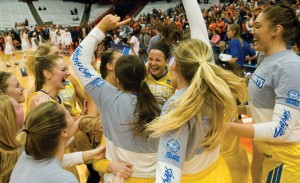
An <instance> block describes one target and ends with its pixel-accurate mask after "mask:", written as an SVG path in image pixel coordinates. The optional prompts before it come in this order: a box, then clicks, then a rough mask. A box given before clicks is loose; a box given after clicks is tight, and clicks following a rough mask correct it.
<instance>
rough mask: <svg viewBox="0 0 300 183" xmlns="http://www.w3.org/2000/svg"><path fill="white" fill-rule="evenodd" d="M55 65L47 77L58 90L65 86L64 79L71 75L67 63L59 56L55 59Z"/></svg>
mask: <svg viewBox="0 0 300 183" xmlns="http://www.w3.org/2000/svg"><path fill="white" fill-rule="evenodd" d="M55 63H56V66H54V67H53V68H52V71H51V72H50V75H49V76H48V78H49V79H50V82H51V85H52V86H55V87H56V88H57V89H58V90H60V89H64V88H65V87H66V83H65V82H66V80H67V79H68V77H69V76H70V75H71V73H70V71H69V68H68V65H67V63H66V62H65V61H64V60H63V59H62V58H59V59H57V60H56V61H55Z"/></svg>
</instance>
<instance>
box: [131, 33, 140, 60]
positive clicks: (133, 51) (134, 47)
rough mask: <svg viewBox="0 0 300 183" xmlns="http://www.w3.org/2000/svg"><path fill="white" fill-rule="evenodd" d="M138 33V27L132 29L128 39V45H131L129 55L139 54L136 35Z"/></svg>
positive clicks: (138, 43)
mask: <svg viewBox="0 0 300 183" xmlns="http://www.w3.org/2000/svg"><path fill="white" fill-rule="evenodd" d="M140 34H141V31H140V29H136V30H134V31H133V35H132V37H131V38H130V41H129V46H130V47H131V49H130V51H129V55H135V56H139V51H140V41H139V39H138V37H139V36H140Z"/></svg>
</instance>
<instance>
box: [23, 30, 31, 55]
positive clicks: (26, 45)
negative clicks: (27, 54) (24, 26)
mask: <svg viewBox="0 0 300 183" xmlns="http://www.w3.org/2000/svg"><path fill="white" fill-rule="evenodd" d="M21 41H22V44H21V47H22V51H27V50H29V49H30V47H31V45H30V42H29V40H28V35H27V33H24V34H23V37H21Z"/></svg>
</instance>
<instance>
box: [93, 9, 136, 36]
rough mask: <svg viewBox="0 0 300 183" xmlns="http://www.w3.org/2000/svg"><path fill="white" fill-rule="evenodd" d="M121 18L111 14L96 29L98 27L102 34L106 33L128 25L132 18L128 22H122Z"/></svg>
mask: <svg viewBox="0 0 300 183" xmlns="http://www.w3.org/2000/svg"><path fill="white" fill-rule="evenodd" d="M120 20H121V18H120V17H119V16H117V15H112V14H109V15H106V16H105V17H104V18H103V19H102V20H101V21H100V22H99V23H98V24H97V25H96V27H98V28H99V29H100V30H101V31H102V32H104V33H105V32H106V31H109V30H113V29H116V28H118V27H120V26H123V25H126V24H128V23H129V22H130V20H131V19H130V18H129V19H126V20H123V21H121V22H120Z"/></svg>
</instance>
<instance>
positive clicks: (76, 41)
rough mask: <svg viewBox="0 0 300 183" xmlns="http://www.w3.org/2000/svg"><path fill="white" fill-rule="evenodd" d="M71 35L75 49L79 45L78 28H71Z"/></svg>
mask: <svg viewBox="0 0 300 183" xmlns="http://www.w3.org/2000/svg"><path fill="white" fill-rule="evenodd" d="M70 33H71V37H72V45H73V49H74V50H75V49H76V48H77V46H78V45H79V31H78V28H71V31H70Z"/></svg>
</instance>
